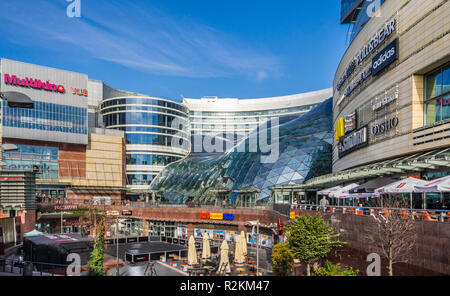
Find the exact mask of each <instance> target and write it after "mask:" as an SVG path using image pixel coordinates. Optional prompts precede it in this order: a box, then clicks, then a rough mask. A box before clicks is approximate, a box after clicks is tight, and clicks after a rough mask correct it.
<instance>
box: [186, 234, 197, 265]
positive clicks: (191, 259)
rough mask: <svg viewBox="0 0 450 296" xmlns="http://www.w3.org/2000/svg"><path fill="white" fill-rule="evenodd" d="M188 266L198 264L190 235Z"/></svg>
mask: <svg viewBox="0 0 450 296" xmlns="http://www.w3.org/2000/svg"><path fill="white" fill-rule="evenodd" d="M188 264H189V265H193V264H198V261H197V250H196V249H195V240H194V237H193V236H192V235H191V237H189V246H188Z"/></svg>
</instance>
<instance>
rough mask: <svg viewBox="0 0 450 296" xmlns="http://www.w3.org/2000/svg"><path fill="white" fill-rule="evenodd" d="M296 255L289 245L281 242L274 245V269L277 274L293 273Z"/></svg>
mask: <svg viewBox="0 0 450 296" xmlns="http://www.w3.org/2000/svg"><path fill="white" fill-rule="evenodd" d="M293 260H294V256H293V255H292V252H291V250H290V249H289V245H288V244H287V243H284V242H281V243H279V244H276V245H275V246H274V247H273V252H272V263H273V266H272V271H273V273H274V274H275V275H277V276H288V275H291V274H292V264H293Z"/></svg>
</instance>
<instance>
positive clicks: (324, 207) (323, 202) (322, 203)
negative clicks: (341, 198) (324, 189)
mask: <svg viewBox="0 0 450 296" xmlns="http://www.w3.org/2000/svg"><path fill="white" fill-rule="evenodd" d="M329 205H330V203H329V202H328V199H327V198H326V197H325V196H323V197H322V199H321V200H320V206H321V207H322V213H325V212H326V211H327V207H328V206H329Z"/></svg>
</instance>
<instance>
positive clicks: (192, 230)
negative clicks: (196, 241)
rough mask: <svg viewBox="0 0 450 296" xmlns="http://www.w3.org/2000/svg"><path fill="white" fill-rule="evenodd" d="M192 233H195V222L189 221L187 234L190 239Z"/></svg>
mask: <svg viewBox="0 0 450 296" xmlns="http://www.w3.org/2000/svg"><path fill="white" fill-rule="evenodd" d="M191 235H192V236H193V235H194V224H192V223H188V225H187V236H188V239H189V238H190V237H191Z"/></svg>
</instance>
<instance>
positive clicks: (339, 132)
mask: <svg viewBox="0 0 450 296" xmlns="http://www.w3.org/2000/svg"><path fill="white" fill-rule="evenodd" d="M343 136H345V126H344V118H339V119H338V121H337V122H336V141H339V140H340V139H341V138H342V137H343Z"/></svg>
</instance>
